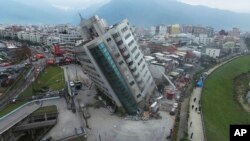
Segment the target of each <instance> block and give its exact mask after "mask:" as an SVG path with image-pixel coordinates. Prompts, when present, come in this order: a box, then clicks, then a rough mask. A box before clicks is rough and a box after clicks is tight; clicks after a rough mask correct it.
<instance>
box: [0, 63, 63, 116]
mask: <svg viewBox="0 0 250 141" xmlns="http://www.w3.org/2000/svg"><path fill="white" fill-rule="evenodd" d="M64 84H65V82H64V73H63V69H61V68H60V67H58V66H48V67H47V68H46V69H45V70H44V71H43V72H42V73H41V74H40V75H39V76H38V78H37V80H36V81H35V82H34V84H33V87H34V88H35V89H41V88H42V87H43V86H48V87H49V88H50V89H51V90H60V89H62V88H63V87H64ZM32 94H33V92H32V85H30V86H29V87H28V88H27V89H26V90H25V91H24V92H23V93H22V94H21V95H20V96H21V97H26V96H32ZM25 102H27V101H22V102H17V103H14V104H9V105H8V106H6V107H5V108H4V109H3V110H1V111H0V117H2V116H3V115H6V114H7V113H9V112H11V111H12V110H14V109H16V108H18V107H19V106H21V105H23V104H24V103H25Z"/></svg>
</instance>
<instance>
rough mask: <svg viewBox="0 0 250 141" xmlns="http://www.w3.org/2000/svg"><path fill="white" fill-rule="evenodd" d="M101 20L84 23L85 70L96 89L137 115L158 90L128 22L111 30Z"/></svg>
mask: <svg viewBox="0 0 250 141" xmlns="http://www.w3.org/2000/svg"><path fill="white" fill-rule="evenodd" d="M103 21H104V20H102V19H100V18H99V17H98V16H94V17H91V18H90V19H88V20H84V19H82V21H81V27H82V31H83V39H84V41H85V43H84V44H83V45H82V46H80V47H78V48H77V49H78V51H77V52H78V54H77V56H78V57H79V59H80V61H81V63H82V64H83V66H84V69H85V70H86V72H87V73H88V75H89V77H90V79H91V80H92V81H93V82H94V84H95V86H96V87H97V88H98V89H99V90H101V91H102V92H103V93H104V94H105V95H106V96H108V97H109V98H110V99H111V100H112V101H113V102H114V103H115V104H116V105H117V106H118V107H121V108H123V109H124V110H125V111H126V112H127V113H128V114H130V115H135V114H137V113H138V111H139V109H140V107H139V105H140V104H139V103H141V102H143V101H144V100H145V99H147V98H148V97H149V96H150V95H151V94H152V93H153V91H154V89H155V87H156V86H155V82H154V80H153V78H152V76H151V74H150V71H149V69H148V67H147V65H146V62H145V60H144V59H143V54H142V53H141V51H140V49H139V46H138V44H137V42H136V40H135V38H134V36H133V33H132V31H131V27H130V25H129V23H128V20H127V19H125V20H123V21H121V22H120V23H117V24H115V25H113V26H108V25H107V24H106V23H105V22H103Z"/></svg>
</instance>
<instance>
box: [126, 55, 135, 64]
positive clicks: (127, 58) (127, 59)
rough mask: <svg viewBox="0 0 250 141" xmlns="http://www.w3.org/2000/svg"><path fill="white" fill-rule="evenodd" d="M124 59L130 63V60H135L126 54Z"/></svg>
mask: <svg viewBox="0 0 250 141" xmlns="http://www.w3.org/2000/svg"><path fill="white" fill-rule="evenodd" d="M124 59H126V62H127V63H130V62H132V61H133V60H132V59H131V58H130V56H129V57H126V56H124Z"/></svg>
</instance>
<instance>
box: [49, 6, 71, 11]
mask: <svg viewBox="0 0 250 141" xmlns="http://www.w3.org/2000/svg"><path fill="white" fill-rule="evenodd" d="M52 6H53V7H55V8H58V9H61V10H64V11H68V10H71V9H72V7H67V6H61V5H52Z"/></svg>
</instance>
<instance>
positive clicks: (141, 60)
mask: <svg viewBox="0 0 250 141" xmlns="http://www.w3.org/2000/svg"><path fill="white" fill-rule="evenodd" d="M142 61H143V59H142V58H141V60H140V61H139V62H138V66H140V64H141V62H142Z"/></svg>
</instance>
